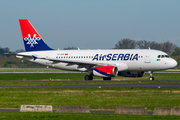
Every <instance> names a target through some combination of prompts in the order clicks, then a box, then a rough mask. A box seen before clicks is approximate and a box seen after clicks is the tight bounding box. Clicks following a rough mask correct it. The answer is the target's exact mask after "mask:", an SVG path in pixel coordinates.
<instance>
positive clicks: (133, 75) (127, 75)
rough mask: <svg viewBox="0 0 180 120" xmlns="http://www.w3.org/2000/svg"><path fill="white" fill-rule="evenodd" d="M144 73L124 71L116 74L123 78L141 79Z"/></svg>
mask: <svg viewBox="0 0 180 120" xmlns="http://www.w3.org/2000/svg"><path fill="white" fill-rule="evenodd" d="M144 74H145V73H144V71H133V72H132V71H131V72H130V71H124V72H118V75H119V76H124V77H143V76H144Z"/></svg>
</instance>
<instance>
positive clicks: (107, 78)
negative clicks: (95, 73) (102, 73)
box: [103, 77, 111, 80]
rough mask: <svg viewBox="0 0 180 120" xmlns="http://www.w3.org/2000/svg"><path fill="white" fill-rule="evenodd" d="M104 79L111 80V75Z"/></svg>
mask: <svg viewBox="0 0 180 120" xmlns="http://www.w3.org/2000/svg"><path fill="white" fill-rule="evenodd" d="M103 80H111V77H103Z"/></svg>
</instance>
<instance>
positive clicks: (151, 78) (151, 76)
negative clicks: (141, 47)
mask: <svg viewBox="0 0 180 120" xmlns="http://www.w3.org/2000/svg"><path fill="white" fill-rule="evenodd" d="M148 73H149V74H150V77H149V80H150V81H153V80H154V77H153V75H152V73H153V71H149V72H148Z"/></svg>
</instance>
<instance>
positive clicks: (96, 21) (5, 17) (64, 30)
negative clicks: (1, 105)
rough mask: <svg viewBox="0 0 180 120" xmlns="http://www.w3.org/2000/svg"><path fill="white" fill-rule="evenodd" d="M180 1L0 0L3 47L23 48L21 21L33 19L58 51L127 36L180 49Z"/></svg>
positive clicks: (112, 43)
mask: <svg viewBox="0 0 180 120" xmlns="http://www.w3.org/2000/svg"><path fill="white" fill-rule="evenodd" d="M179 5H180V0H28V1H26V0H1V1H0V36H1V38H0V46H1V47H9V48H10V50H12V51H15V50H17V49H24V45H23V40H22V35H21V31H20V27H19V22H18V19H22V18H23V19H28V20H29V21H30V22H31V23H32V24H33V26H34V27H35V28H36V30H37V31H38V32H39V34H40V35H41V37H42V38H43V40H44V41H46V43H47V44H48V45H49V46H50V47H52V48H54V49H58V48H59V49H63V48H65V47H68V46H75V47H80V49H109V48H113V47H114V46H115V44H116V43H117V42H118V41H119V40H121V39H123V38H130V39H134V40H147V41H156V42H158V43H161V42H166V41H167V40H169V41H171V42H173V43H175V44H176V45H177V46H179V47H180V6H179Z"/></svg>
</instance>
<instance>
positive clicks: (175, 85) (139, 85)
mask: <svg viewBox="0 0 180 120" xmlns="http://www.w3.org/2000/svg"><path fill="white" fill-rule="evenodd" d="M0 88H180V83H133V84H88V85H49V86H46V85H44V86H0Z"/></svg>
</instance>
